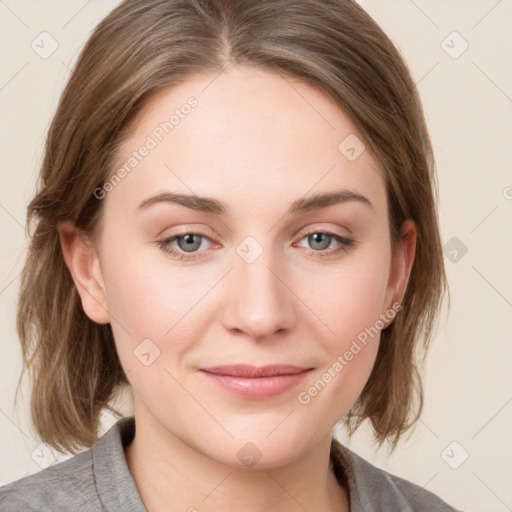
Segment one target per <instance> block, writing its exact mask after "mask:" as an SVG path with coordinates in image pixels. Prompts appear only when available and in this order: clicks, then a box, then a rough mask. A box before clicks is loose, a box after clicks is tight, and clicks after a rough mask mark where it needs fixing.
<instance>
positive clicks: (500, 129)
mask: <svg viewBox="0 0 512 512" xmlns="http://www.w3.org/2000/svg"><path fill="white" fill-rule="evenodd" d="M117 3H118V2H117V1H114V0H109V1H102V2H100V1H99V0H90V1H88V2H87V1H84V0H68V1H66V2H64V1H60V2H58V1H55V0H52V1H50V0H46V1H45V2H38V1H35V0H32V1H28V0H19V1H15V0H5V1H0V17H1V18H0V19H1V22H0V23H1V30H0V41H1V44H0V52H1V62H2V66H1V69H0V108H1V115H2V124H1V132H0V152H1V153H0V154H1V163H2V171H1V173H0V179H1V187H0V226H1V228H0V229H1V231H0V233H1V245H0V251H1V252H0V330H1V332H0V344H1V345H0V346H1V350H0V354H1V357H0V375H1V383H2V386H1V393H0V438H1V439H2V444H1V447H0V484H4V483H7V482H10V481H12V480H15V479H18V478H21V477H23V476H25V475H27V474H30V473H34V472H36V471H39V470H40V469H41V467H44V466H45V465H48V464H50V463H51V462H52V458H51V453H49V452H48V450H47V449H46V448H45V447H44V446H39V441H38V440H37V439H36V438H35V437H34V435H33V432H32V431H31V425H30V422H29V420H28V415H27V412H28V391H29V390H28V389H27V386H25V387H24V394H23V395H21V397H20V400H19V406H18V407H17V408H14V406H13V400H14V391H15V386H16V383H17V379H18V376H19V373H20V368H21V357H20V348H19V342H18V339H17V335H16V331H15V304H16V294H17V289H18V285H19V272H20V270H21V268H22V263H23V257H24V251H25V247H26V242H27V238H26V234H25V231H24V218H25V210H26V206H27V204H28V202H29V200H30V199H31V197H32V194H33V191H34V185H35V177H36V175H37V169H38V165H39V163H40V161H41V157H42V145H43V142H44V137H45V133H46V130H47V128H48V125H49V122H50V119H51V116H52V113H53V112H54V110H55V107H56V102H57V100H58V97H59V94H60V92H61V90H62V88H63V86H64V84H65V81H66V79H67V77H68V75H69V73H70V71H69V68H70V66H71V65H72V64H73V63H74V61H75V59H76V56H77V54H78V51H79V49H80V48H81V46H82V45H83V43H84V42H85V39H86V38H87V36H88V34H89V33H90V31H91V30H92V28H93V27H94V26H95V25H96V24H97V22H98V21H99V20H100V19H101V18H102V17H103V16H104V15H105V14H106V13H107V12H108V11H109V10H110V9H111V8H112V7H114V6H115V5H116V4H117ZM360 3H361V5H363V7H365V8H366V9H367V10H368V12H369V13H370V14H371V15H372V16H373V17H374V18H375V20H376V21H377V22H378V23H379V24H380V25H381V26H382V27H383V29H384V30H385V31H386V32H387V33H388V35H389V36H390V37H391V39H392V40H393V41H394V42H395V44H396V45H397V46H398V47H399V48H400V49H401V51H402V53H403V54H404V56H405V58H406V60H407V61H408V63H409V65H410V67H411V70H412V72H413V75H414V77H415V80H416V81H417V83H418V84H419V89H420V93H421V96H422V99H423V102H424V107H425V111H426V115H427V121H428V124H429V127H430V130H431V135H432V139H433V143H434V148H435V151H436V155H437V162H438V174H439V184H440V196H441V204H440V216H441V228H442V237H443V243H444V244H448V248H447V251H446V252H447V258H446V265H447V271H448V278H449V283H450V288H451V298H452V308H451V311H450V314H449V315H447V314H446V313H447V312H446V308H445V315H444V316H443V317H442V318H441V322H440V325H439V329H438V332H437V335H436V337H435V339H434V342H433V346H432V350H431V353H430V355H429V358H428V362H427V365H426V366H425V384H426V406H425V411H424V414H423V416H422V419H421V421H420V422H419V423H418V425H417V427H416V429H415V430H414V431H413V433H412V435H411V436H410V437H409V439H407V440H405V441H404V442H403V443H402V444H401V445H400V447H399V449H398V450H397V452H396V453H395V454H394V455H393V456H392V457H390V458H389V459H387V458H386V451H385V448H384V449H381V450H379V451H376V450H375V448H374V446H373V445H372V443H371V441H370V436H369V433H368V430H362V431H361V432H359V433H358V434H357V436H356V437H355V438H354V439H353V440H352V442H351V443H350V447H351V448H352V449H354V450H355V451H357V452H358V453H360V454H361V455H362V456H363V457H365V458H366V459H367V460H369V461H371V462H373V463H374V464H376V465H377V466H379V467H382V468H384V469H386V470H388V471H390V472H392V473H394V474H397V475H400V476H403V477H405V478H407V479H408V480H412V481H413V482H416V483H418V484H419V485H421V486H424V487H425V488H426V489H428V490H430V491H432V492H434V493H436V494H438V495H440V496H441V497H443V498H444V499H445V500H447V501H448V502H449V503H451V504H452V505H454V506H456V507H458V508H460V509H463V510H465V511H475V512H476V511H480V512H484V511H485V512H491V511H492V512H505V511H510V510H512V486H511V485H510V482H512V435H511V434H512V371H511V369H512V343H510V341H511V333H512V325H511V318H512V315H511V313H512V270H511V265H510V262H511V255H512V236H510V235H511V229H510V226H511V222H510V221H511V212H512V172H511V169H512V152H511V146H512V144H511V142H512V122H511V121H512V66H511V62H512V61H511V57H510V56H511V55H512V33H511V31H510V23H511V20H512V1H511V0H500V1H496V0H451V1H446V0H435V1H431V0H429V1H427V0H414V1H413V0H388V1H386V2H383V1H382V0H361V1H360ZM43 31H47V32H48V33H49V34H51V36H52V37H53V38H54V39H55V40H56V41H57V42H58V48H57V50H56V51H55V52H54V53H53V54H52V55H51V56H49V57H48V58H47V59H43V58H41V57H40V56H39V55H38V54H37V53H36V52H35V51H34V50H33V49H32V48H31V43H32V41H33V40H36V41H38V40H40V39H36V38H37V37H38V36H39V35H40V34H41V32H43ZM454 31H456V32H458V34H453V32H454ZM43 37H47V36H43ZM48 41H49V40H48ZM443 41H444V42H443ZM466 44H468V45H469V46H468V48H467V49H466V50H465V51H464V52H463V53H461V51H462V50H463V49H464V48H465V46H466ZM45 47H46V48H50V46H48V45H46V46H45ZM459 53H460V55H459ZM455 57H456V58H455ZM453 237H455V238H456V239H455V240H452V238H453ZM454 244H455V245H454ZM462 244H464V246H465V247H467V253H466V254H464V255H463V256H462V257H461V254H462V252H461V251H460V247H462ZM454 248H455V249H456V250H457V251H458V253H457V254H458V256H457V259H456V261H451V259H454V255H455V253H454V252H453V250H454ZM450 253H451V254H450ZM450 258H451V259H450ZM127 411H128V409H127ZM111 423H112V418H111V417H108V416H105V417H104V422H103V431H104V430H105V429H106V428H108V427H109V426H110V425H111ZM339 437H341V438H342V439H344V436H343V434H342V433H339ZM466 455H467V459H466V460H464V458H465V457H466ZM61 458H63V457H61ZM59 460H60V459H59ZM457 466H458V467H457Z"/></svg>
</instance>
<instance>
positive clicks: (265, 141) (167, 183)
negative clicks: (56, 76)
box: [111, 67, 386, 209]
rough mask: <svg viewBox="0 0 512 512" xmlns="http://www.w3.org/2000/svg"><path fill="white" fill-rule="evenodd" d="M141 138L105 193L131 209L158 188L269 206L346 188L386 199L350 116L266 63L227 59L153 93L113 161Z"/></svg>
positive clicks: (123, 158) (380, 200)
mask: <svg viewBox="0 0 512 512" xmlns="http://www.w3.org/2000/svg"><path fill="white" fill-rule="evenodd" d="M143 146H148V147H150V146H151V149H150V150H149V151H144V153H146V156H144V157H143V158H140V157H139V160H137V162H132V163H136V165H134V166H133V169H131V170H130V172H129V175H128V176H127V177H126V178H125V179H123V182H122V183H121V186H117V187H116V190H115V191H114V194H111V195H112V196H118V197H120V198H121V197H122V199H123V200H124V201H125V202H130V203H132V204H131V205H130V207H131V209H134V208H136V207H137V205H138V203H137V204H135V201H138V202H140V200H141V199H143V198H144V197H146V196H148V195H150V194H154V193H155V192H158V191H162V190H173V191H182V192H187V193H195V194H198V195H208V196H213V197H222V198H226V199H225V200H226V202H228V203H232V204H234V205H238V206H239V207H240V208H242V207H244V206H245V207H247V206H248V205H259V206H261V207H262V208H268V207H269V206H270V205H271V204H278V203H280V202H283V201H286V202H287V203H289V202H290V200H294V199H297V198H299V197H302V196H304V195H307V194H308V193H309V191H311V192H310V193H311V194H314V193H320V192H325V191H329V190H334V189H340V188H342V187H343V188H349V189H353V190H356V191H358V192H360V193H364V195H365V196H367V197H368V196H369V197H371V201H372V203H373V204H374V205H375V206H376V207H377V208H381V209H382V208H384V209H385V206H386V205H385V184H384V181H383V179H382V176H383V174H382V172H381V171H380V170H379V165H378V163H377V162H375V161H374V159H373V158H372V157H371V155H370V154H369V152H368V151H365V150H363V148H364V146H363V143H362V137H361V136H360V135H359V134H358V132H357V130H356V128H355V126H354V125H353V123H352V122H351V120H350V119H349V118H348V116H347V115H346V114H345V113H344V112H343V111H342V110H341V109H340V108H339V107H338V106H337V105H336V104H335V103H334V102H333V101H332V100H331V99H330V98H329V97H328V96H326V95H325V94H324V93H322V92H321V91H319V90H317V89H315V88H313V87H311V86H309V85H307V84H304V83H302V82H300V81H298V80H296V79H292V78H290V77H284V76H281V75H279V74H276V73H271V72H268V71H263V70H258V69H252V68H251V69H245V68H237V67H229V68H228V69H227V70H226V71H224V72H222V73H221V74H201V75H195V76H193V77H190V78H188V79H187V80H186V81H183V82H181V83H179V84H178V85H175V86H172V87H169V88H167V89H164V90H162V91H160V92H158V93H157V94H156V95H154V96H153V97H152V98H151V100H150V101H149V102H148V103H147V104H146V106H145V108H144V109H143V110H142V111H141V113H140V114H139V115H138V117H137V118H136V120H135V122H134V123H133V126H132V129H131V132H130V136H129V138H128V140H127V142H126V143H125V144H124V146H123V147H122V148H121V151H120V153H119V155H118V158H117V162H116V164H117V167H121V166H122V165H125V164H126V163H127V162H128V161H129V159H130V158H132V159H133V158H134V157H133V154H134V152H137V151H138V150H139V149H140V148H142V147H143ZM348 146H350V147H348ZM347 149H349V152H348V153H347V152H346V151H347ZM352 149H354V151H352ZM361 151H362V152H361ZM354 152H355V156H356V157H357V158H355V159H354V158H353V157H354ZM359 153H360V154H359ZM121 189H122V190H123V191H122V192H121ZM383 201H384V202H383Z"/></svg>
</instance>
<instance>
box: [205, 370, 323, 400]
mask: <svg viewBox="0 0 512 512" xmlns="http://www.w3.org/2000/svg"><path fill="white" fill-rule="evenodd" d="M311 371H313V368H308V367H301V366H292V365H267V366H252V365H246V364H240V365H224V366H213V367H208V368H200V369H199V372H200V373H201V374H202V375H204V376H205V378H206V379H207V380H208V381H209V382H211V383H212V384H216V385H217V386H219V387H220V388H221V389H223V390H224V391H227V392H229V393H232V394H235V395H238V396H241V397H244V398H249V399H256V400H257V399H260V400H261V399H265V398H270V397H272V396H276V395H280V394H282V393H284V392H286V391H288V390H290V389H292V388H294V387H296V386H297V385H298V384H299V383H300V382H302V381H303V380H304V379H305V378H306V376H307V375H309V373H310V372H311Z"/></svg>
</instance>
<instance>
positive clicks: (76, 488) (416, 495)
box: [0, 416, 455, 512]
mask: <svg viewBox="0 0 512 512" xmlns="http://www.w3.org/2000/svg"><path fill="white" fill-rule="evenodd" d="M134 435H135V421H134V418H133V416H132V417H125V418H121V419H119V420H118V421H117V423H115V424H114V425H113V426H112V427H111V428H110V430H108V432H106V433H105V434H104V435H103V436H102V437H101V438H100V439H98V440H97V441H96V442H95V443H94V445H93V446H92V447H91V448H90V449H88V450H86V451H84V452H82V453H79V454H78V455H75V456H73V457H71V458H69V459H67V460H65V461H63V462H59V463H57V464H54V465H53V466H50V467H48V468H46V469H43V470H42V471H39V472H38V473H35V474H33V475H28V476H26V477H24V478H20V479H19V480H16V481H14V482H11V483H10V484H7V485H4V486H3V487H0V512H18V511H19V512H25V511H27V512H28V511H34V512H35V511H38V512H50V511H51V512H56V511H59V512H60V511H73V512H75V511H80V512H99V511H102V512H124V511H126V512H147V510H146V508H145V506H144V503H143V502H142V499H141V497H140V494H139V492H138V489H137V486H136V484H135V481H134V479H133V477H132V475H131V473H130V470H129V468H128V465H127V463H126V458H125V454H124V448H123V447H125V446H127V445H129V444H130V443H131V441H132V440H133V438H134ZM331 461H332V464H333V468H334V471H335V474H336V476H337V478H338V480H339V481H340V483H341V484H342V485H344V486H345V487H346V488H348V492H349V497H350V512H399V511H400V512H437V511H439V512H454V511H455V509H454V508H453V507H450V506H449V505H448V504H447V503H445V502H444V501H442V500H441V499H440V498H439V497H437V496H436V495H435V494H432V493H431V492H429V491H427V490H425V489H423V488H422V487H420V486H418V485H416V484H413V483H412V482H409V481H407V480H404V479H402V478H399V477H397V476H393V475H391V474H390V473H387V472H385V471H383V470H381V469H379V468H377V467H376V466H373V465H372V464H370V463H369V462H367V461H365V460H364V459H363V458H361V457H360V456H358V455H357V454H356V453H354V452H352V451H351V450H349V449H348V448H346V447H344V446H342V445H341V444H340V443H339V442H337V441H335V440H333V443H332V446H331ZM192 505H193V504H192ZM199 509H200V507H199V508H198V510H199Z"/></svg>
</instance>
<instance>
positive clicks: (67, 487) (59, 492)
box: [0, 449, 102, 512]
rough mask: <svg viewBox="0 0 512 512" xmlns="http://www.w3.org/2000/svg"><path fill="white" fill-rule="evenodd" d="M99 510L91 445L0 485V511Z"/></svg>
mask: <svg viewBox="0 0 512 512" xmlns="http://www.w3.org/2000/svg"><path fill="white" fill-rule="evenodd" d="M36 510H37V511H47V510H48V511H50V510H52V511H53V510H83V511H91V512H92V511H98V510H102V507H101V503H100V502H99V500H98V494H97V492H96V489H95V483H94V473H93V462H92V451H91V449H89V450H87V451H85V452H82V453H80V454H78V455H75V456H73V457H71V458H70V459H67V460H65V461H63V462H59V463H57V464H54V465H53V466H50V467H47V468H46V469H43V470H41V471H39V472H37V473H34V474H32V475H29V476H26V477H23V478H20V479H19V480H16V481H14V482H11V483H9V484H7V485H4V486H3V487H0V512H16V511H20V512H21V511H27V512H28V511H36Z"/></svg>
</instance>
